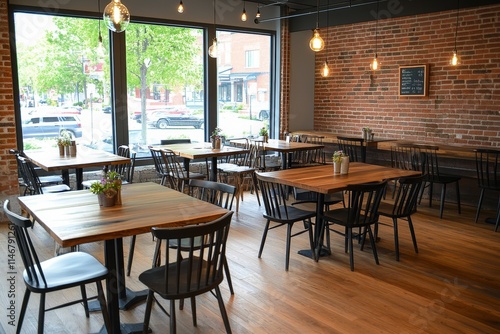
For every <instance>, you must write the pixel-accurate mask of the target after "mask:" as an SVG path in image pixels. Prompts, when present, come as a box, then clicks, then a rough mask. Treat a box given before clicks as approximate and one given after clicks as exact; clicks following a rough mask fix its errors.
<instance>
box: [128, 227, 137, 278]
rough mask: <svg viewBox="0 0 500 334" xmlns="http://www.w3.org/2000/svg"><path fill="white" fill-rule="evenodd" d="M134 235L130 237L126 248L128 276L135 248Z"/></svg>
mask: <svg viewBox="0 0 500 334" xmlns="http://www.w3.org/2000/svg"><path fill="white" fill-rule="evenodd" d="M135 237H136V236H135V235H133V236H132V238H130V246H129V250H128V260H127V276H130V271H131V270H132V260H133V259H134V249H135Z"/></svg>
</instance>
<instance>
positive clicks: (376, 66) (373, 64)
mask: <svg viewBox="0 0 500 334" xmlns="http://www.w3.org/2000/svg"><path fill="white" fill-rule="evenodd" d="M370 69H371V70H372V71H377V70H378V69H380V63H379V61H378V59H377V54H375V57H373V60H372V62H371V63H370Z"/></svg>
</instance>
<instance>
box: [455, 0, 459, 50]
mask: <svg viewBox="0 0 500 334" xmlns="http://www.w3.org/2000/svg"><path fill="white" fill-rule="evenodd" d="M459 12H460V0H457V21H456V23H455V51H457V34H458V14H459Z"/></svg>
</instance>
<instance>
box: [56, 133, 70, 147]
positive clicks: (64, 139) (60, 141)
mask: <svg viewBox="0 0 500 334" xmlns="http://www.w3.org/2000/svg"><path fill="white" fill-rule="evenodd" d="M57 145H59V146H69V145H71V138H70V137H69V135H68V133H67V132H64V133H63V135H62V136H61V137H59V138H57Z"/></svg>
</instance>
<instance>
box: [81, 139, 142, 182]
mask: <svg viewBox="0 0 500 334" xmlns="http://www.w3.org/2000/svg"><path fill="white" fill-rule="evenodd" d="M116 155H119V156H121V157H125V158H130V162H128V163H125V164H118V165H111V166H106V167H105V168H104V171H105V172H107V171H114V172H117V173H118V174H120V175H121V176H122V184H127V183H132V182H133V178H134V169H135V158H136V152H134V151H132V150H130V148H129V147H128V146H127V145H120V146H119V147H118V151H117V152H116ZM100 181H101V180H100V179H99V180H86V181H83V182H82V186H83V188H90V186H91V185H92V183H94V182H100Z"/></svg>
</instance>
